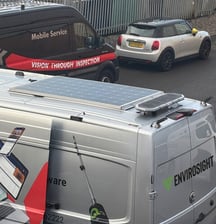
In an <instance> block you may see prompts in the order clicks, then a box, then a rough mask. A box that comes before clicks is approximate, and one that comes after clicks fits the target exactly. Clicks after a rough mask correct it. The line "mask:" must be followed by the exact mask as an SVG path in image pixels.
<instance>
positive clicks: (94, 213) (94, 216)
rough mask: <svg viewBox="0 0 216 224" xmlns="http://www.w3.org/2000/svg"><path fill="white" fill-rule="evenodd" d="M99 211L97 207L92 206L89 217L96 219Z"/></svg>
mask: <svg viewBox="0 0 216 224" xmlns="http://www.w3.org/2000/svg"><path fill="white" fill-rule="evenodd" d="M100 214H101V213H100V211H99V209H98V208H92V209H91V218H92V219H96V218H97V217H98V216H99V215H100Z"/></svg>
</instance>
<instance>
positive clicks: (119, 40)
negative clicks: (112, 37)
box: [117, 36, 122, 46]
mask: <svg viewBox="0 0 216 224" xmlns="http://www.w3.org/2000/svg"><path fill="white" fill-rule="evenodd" d="M121 44H122V36H119V37H118V39H117V45H118V46H121Z"/></svg>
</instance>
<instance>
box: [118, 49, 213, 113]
mask: <svg viewBox="0 0 216 224" xmlns="http://www.w3.org/2000/svg"><path fill="white" fill-rule="evenodd" d="M215 62H216V50H213V51H212V52H211V54H210V57H209V59H208V60H200V59H191V60H189V61H184V62H179V63H177V64H175V65H174V67H173V69H172V70H171V71H169V72H159V71H158V70H157V69H156V68H155V66H146V65H140V64H129V65H127V66H124V67H120V80H119V83H120V84H125V85H133V86H139V87H145V88H151V89H159V90H163V91H165V92H178V93H182V94H184V95H185V97H190V98H195V99H199V100H204V99H205V98H207V97H209V96H211V97H213V99H212V100H211V101H210V103H212V104H213V106H214V108H215V109H216V63H215ZM215 111H216V110H215Z"/></svg>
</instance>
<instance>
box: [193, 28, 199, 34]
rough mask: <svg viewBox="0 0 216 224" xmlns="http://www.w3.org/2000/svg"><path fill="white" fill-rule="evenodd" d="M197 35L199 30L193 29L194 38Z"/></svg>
mask: <svg viewBox="0 0 216 224" xmlns="http://www.w3.org/2000/svg"><path fill="white" fill-rule="evenodd" d="M197 33H198V30H197V29H196V28H193V29H192V35H193V36H196V34H197Z"/></svg>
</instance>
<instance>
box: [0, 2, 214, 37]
mask: <svg viewBox="0 0 216 224" xmlns="http://www.w3.org/2000/svg"><path fill="white" fill-rule="evenodd" d="M31 1H34V2H53V3H60V4H65V5H70V6H73V7H75V8H77V9H78V10H79V11H80V12H81V13H82V14H83V15H84V16H85V17H86V19H87V20H88V21H89V22H90V23H91V24H92V25H93V27H94V28H95V29H96V30H97V31H98V32H99V33H100V34H101V35H108V34H113V33H118V32H121V31H123V30H124V29H125V28H126V27H127V25H128V24H129V23H130V22H132V21H134V20H138V19H142V18H147V17H175V18H185V19H192V18H196V17H199V16H205V15H210V14H212V13H214V11H215V10H216V0H0V3H2V4H10V2H13V3H14V2H23V3H25V2H31Z"/></svg>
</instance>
